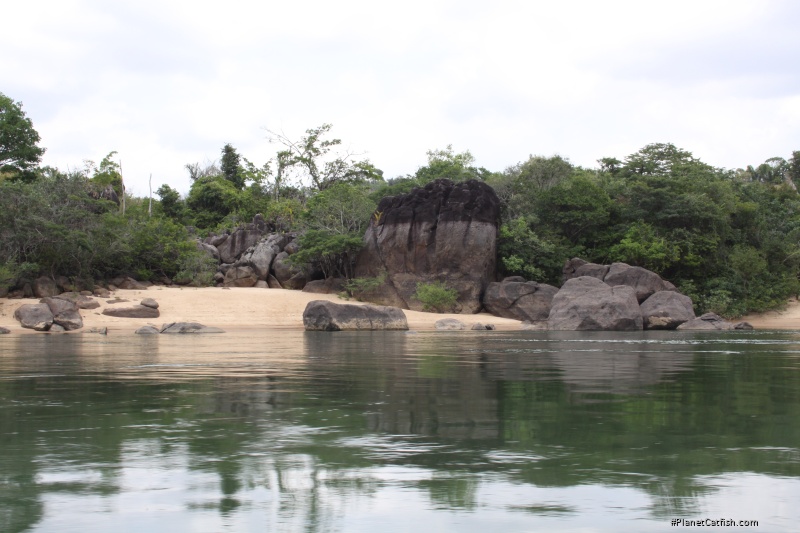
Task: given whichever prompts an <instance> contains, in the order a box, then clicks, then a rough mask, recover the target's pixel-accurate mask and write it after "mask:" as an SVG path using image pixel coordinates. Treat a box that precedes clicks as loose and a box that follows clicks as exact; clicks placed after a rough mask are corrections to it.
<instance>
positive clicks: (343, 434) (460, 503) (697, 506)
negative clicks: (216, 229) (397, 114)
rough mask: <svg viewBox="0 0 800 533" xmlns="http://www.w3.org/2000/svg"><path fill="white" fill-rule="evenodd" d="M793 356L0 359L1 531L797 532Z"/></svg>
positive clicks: (799, 412) (25, 354)
mask: <svg viewBox="0 0 800 533" xmlns="http://www.w3.org/2000/svg"><path fill="white" fill-rule="evenodd" d="M798 503H800V334H796V333H791V332H769V331H760V332H725V333H724V334H720V333H680V332H663V333H655V332H653V333H647V332H646V333H635V334H634V333H626V334H612V333H594V334H592V333H579V334H576V333H555V332H453V333H449V332H419V333H414V332H352V333H345V332H340V333H323V332H308V333H307V332H301V331H286V330H273V331H268V330H264V331H258V332H247V333H245V334H242V333H238V334H237V333H226V334H221V335H206V336H202V335H195V336H193V335H185V336H157V337H150V336H136V335H121V334H120V335H113V334H112V335H109V336H107V337H106V336H100V335H92V334H82V335H47V334H39V335H16V336H8V335H6V336H2V337H0V531H3V532H22V531H30V532H54V533H55V532H58V533H65V532H81V533H86V532H95V531H98V532H100V531H102V532H105V531H114V532H115V533H125V532H131V533H133V532H137V533H138V532H142V531H148V532H168V533H183V532H199V533H220V532H237V533H238V532H250V531H252V532H263V531H276V532H301V531H302V532H323V531H324V532H338V531H341V532H347V533H350V532H370V533H374V532H376V531H378V532H380V533H387V532H394V531H398V532H400V531H402V532H406V531H415V532H427V531H436V532H450V531H452V532H481V533H485V532H487V531H497V532H524V531H573V532H578V531H580V532H612V531H613V532H619V531H644V532H647V531H665V530H670V529H676V528H673V527H672V526H671V520H673V519H678V518H683V519H691V520H706V519H709V520H720V519H724V520H733V521H736V522H737V523H738V521H739V520H755V521H758V525H757V526H749V527H748V526H743V527H724V526H723V527H707V526H706V527H699V528H692V527H686V526H683V527H678V528H677V529H678V530H683V531H693V530H697V531H709V530H711V531H729V530H735V531H742V532H743V531H759V532H772V531H776V532H783V531H786V532H788V531H798V528H800V505H798Z"/></svg>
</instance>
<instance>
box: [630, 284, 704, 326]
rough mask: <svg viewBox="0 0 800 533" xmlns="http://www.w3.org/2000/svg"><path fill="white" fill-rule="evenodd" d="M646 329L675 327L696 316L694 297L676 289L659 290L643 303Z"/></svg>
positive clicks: (642, 308) (642, 309)
mask: <svg viewBox="0 0 800 533" xmlns="http://www.w3.org/2000/svg"><path fill="white" fill-rule="evenodd" d="M641 311H642V319H643V320H644V329H675V328H677V327H678V326H680V325H681V324H683V323H684V322H688V321H689V320H693V319H694V318H695V314H694V309H693V307H692V299H691V298H689V297H688V296H685V295H683V294H680V293H678V292H675V291H659V292H657V293H655V294H653V295H652V296H650V297H649V298H648V299H647V300H645V301H644V302H642V305H641Z"/></svg>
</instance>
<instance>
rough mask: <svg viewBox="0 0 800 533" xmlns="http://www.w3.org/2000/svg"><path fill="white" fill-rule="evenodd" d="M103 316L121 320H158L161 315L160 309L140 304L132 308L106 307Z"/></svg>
mask: <svg viewBox="0 0 800 533" xmlns="http://www.w3.org/2000/svg"><path fill="white" fill-rule="evenodd" d="M103 314H104V315H106V316H116V317H120V318H158V317H159V316H160V315H161V313H160V312H159V311H158V309H153V308H152V307H147V306H146V305H138V304H137V305H133V306H130V307H106V308H105V309H103Z"/></svg>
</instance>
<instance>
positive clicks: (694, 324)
mask: <svg viewBox="0 0 800 533" xmlns="http://www.w3.org/2000/svg"><path fill="white" fill-rule="evenodd" d="M734 327H735V326H734V325H733V324H732V323H730V322H728V321H727V320H725V319H724V318H722V317H721V316H719V315H718V314H716V313H706V314H704V315H700V316H699V317H697V318H695V319H694V320H689V321H687V322H684V323H683V324H681V325H680V326H678V327H677V329H678V330H681V331H702V330H715V331H728V330H732V329H734Z"/></svg>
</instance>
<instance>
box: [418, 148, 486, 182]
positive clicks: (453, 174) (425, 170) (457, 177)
mask: <svg viewBox="0 0 800 533" xmlns="http://www.w3.org/2000/svg"><path fill="white" fill-rule="evenodd" d="M427 154H428V164H427V165H425V166H424V167H420V168H419V169H417V172H416V173H414V179H415V180H416V181H417V183H418V184H419V185H425V184H426V183H430V182H431V181H433V180H437V179H443V178H446V179H449V180H452V181H455V182H459V181H467V180H472V179H478V180H485V179H486V177H487V176H488V175H489V174H490V172H489V171H488V170H486V169H485V168H477V167H475V166H474V163H475V158H474V157H473V156H472V154H471V153H470V152H469V150H466V151H464V152H461V153H455V152H454V151H453V145H451V144H448V145H447V148H445V149H444V150H428V152H427Z"/></svg>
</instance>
